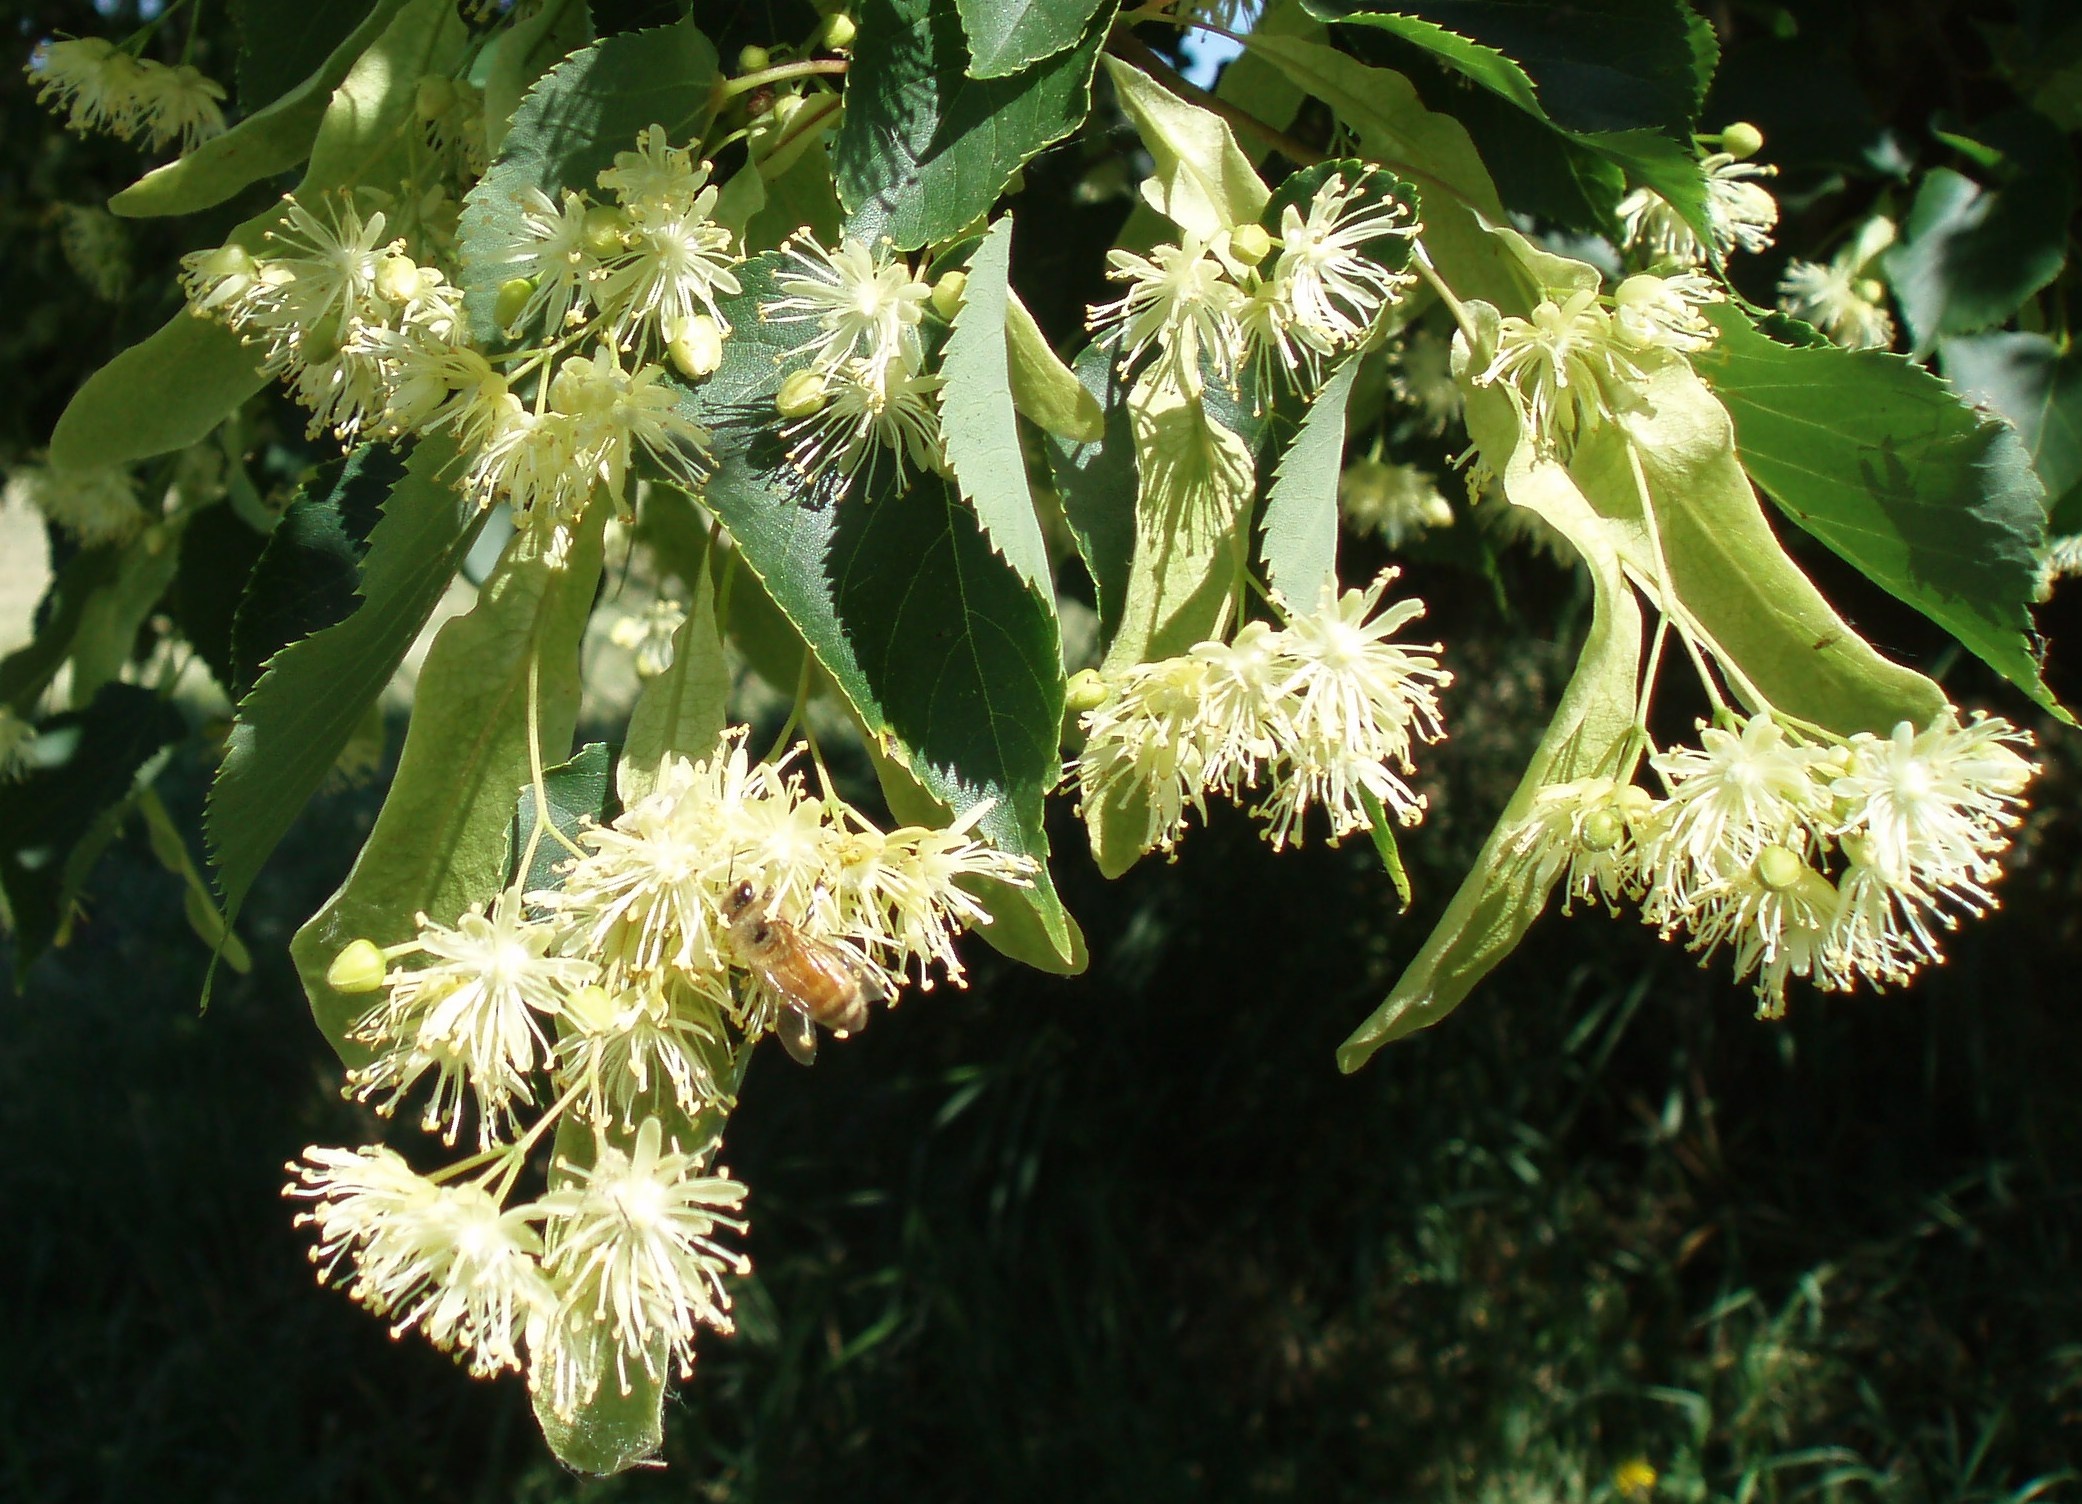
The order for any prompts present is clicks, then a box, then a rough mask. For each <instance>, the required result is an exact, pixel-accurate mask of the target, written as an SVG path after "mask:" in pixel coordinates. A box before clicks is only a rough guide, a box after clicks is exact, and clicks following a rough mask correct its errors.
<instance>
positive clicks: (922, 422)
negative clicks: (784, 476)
mask: <svg viewBox="0 0 2082 1504" xmlns="http://www.w3.org/2000/svg"><path fill="white" fill-rule="evenodd" d="M786 255H787V258H788V260H789V262H790V263H791V264H792V268H793V269H792V270H790V271H787V272H784V273H782V274H781V275H780V276H779V277H778V278H777V279H776V280H775V290H776V291H778V292H779V293H780V294H781V296H780V297H778V298H776V299H774V300H773V301H772V302H770V303H767V304H764V305H763V306H762V307H761V308H760V310H759V312H760V317H761V318H763V319H765V320H767V321H768V322H770V323H775V324H800V325H803V326H805V328H804V331H803V338H802V340H801V341H800V342H799V343H798V344H797V345H796V346H795V347H794V349H792V350H791V351H790V352H789V355H788V358H790V359H792V360H801V359H804V358H805V357H806V358H807V360H808V362H809V363H808V365H807V367H806V368H804V369H802V370H799V371H796V372H795V373H794V374H793V375H791V376H790V377H789V379H788V381H787V382H786V383H784V384H783V386H782V388H781V392H780V395H779V397H778V398H777V399H776V406H777V407H778V408H779V410H780V414H781V416H782V417H783V418H785V419H787V420H788V423H787V426H786V427H785V428H783V429H782V431H781V432H782V436H783V437H784V438H785V439H786V440H787V442H788V457H789V459H790V460H792V461H793V462H794V464H795V465H796V467H797V468H798V469H799V470H801V471H802V472H803V473H804V474H805V475H807V476H809V477H810V478H811V479H812V480H815V479H817V478H819V477H821V476H824V475H826V474H829V473H833V472H836V473H837V474H839V475H843V476H845V477H847V478H848V479H851V478H852V476H853V474H854V473H855V472H856V471H857V470H859V468H860V467H861V465H862V463H863V462H865V463H866V464H867V466H868V470H869V473H870V475H872V473H873V471H874V469H875V466H876V464H877V463H878V461H879V460H880V457H881V456H882V455H883V454H884V453H887V454H888V455H890V456H891V458H892V459H893V461H894V463H895V467H896V477H897V481H898V483H899V484H901V483H902V481H903V477H904V472H905V470H906V469H907V468H913V469H921V470H922V469H930V468H932V467H933V466H934V465H936V464H937V463H938V462H939V452H940V423H939V414H938V411H937V409H936V407H935V405H934V403H935V394H936V393H938V392H939V390H940V378H939V377H938V376H934V375H929V374H927V372H926V370H925V357H926V346H925V330H924V324H925V317H926V313H927V311H928V309H930V308H931V307H932V305H933V291H934V290H933V288H932V286H931V285H929V284H928V283H926V282H925V281H923V280H922V279H920V278H919V276H918V275H917V274H916V273H915V272H914V271H913V270H912V269H911V266H910V264H909V263H908V262H907V261H905V260H904V259H903V258H902V257H900V256H898V255H896V254H895V253H894V252H893V251H892V250H891V249H890V247H889V244H888V242H887V241H884V242H881V243H879V244H877V245H874V246H872V247H871V246H868V245H866V244H863V243H862V242H861V241H858V240H854V239H850V238H849V239H845V240H842V241H840V242H839V247H838V249H837V250H828V249H826V248H825V247H824V246H822V245H820V244H818V243H817V242H816V241H815V240H813V239H810V238H809V237H807V236H798V237H797V238H796V239H795V240H793V241H791V242H790V243H789V245H788V246H787V247H786Z"/></svg>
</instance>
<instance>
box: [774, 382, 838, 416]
mask: <svg viewBox="0 0 2082 1504" xmlns="http://www.w3.org/2000/svg"><path fill="white" fill-rule="evenodd" d="M825 396H826V387H825V382H824V373H823V372H822V371H797V372H795V374H793V375H792V376H790V377H789V378H788V379H787V380H786V381H784V382H782V383H781V389H780V391H778V392H776V393H775V394H774V411H775V412H777V413H779V414H780V415H781V416H782V417H784V418H807V417H808V416H809V415H810V414H811V413H814V412H816V411H817V410H818V409H819V408H821V407H823V406H824V402H825Z"/></svg>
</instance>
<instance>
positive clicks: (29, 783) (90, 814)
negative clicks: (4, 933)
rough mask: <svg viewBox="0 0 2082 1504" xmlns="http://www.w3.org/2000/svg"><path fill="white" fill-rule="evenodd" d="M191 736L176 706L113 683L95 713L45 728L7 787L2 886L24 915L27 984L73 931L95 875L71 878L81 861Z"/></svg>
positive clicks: (19, 940)
mask: <svg viewBox="0 0 2082 1504" xmlns="http://www.w3.org/2000/svg"><path fill="white" fill-rule="evenodd" d="M186 731H187V727H186V726H185V725H184V724H183V723H182V720H181V717H180V713H179V712H178V711H176V710H175V709H174V708H173V706H171V705H170V704H168V703H167V702H166V701H164V700H162V699H160V698H159V697H158V696H157V695H155V694H153V693H151V692H150V691H149V690H144V689H140V688H138V687H137V686H136V685H134V684H108V685H104V686H103V687H102V690H101V693H100V694H98V695H96V696H95V697H94V701H93V703H92V704H90V705H89V706H88V707H87V708H86V709H84V710H72V711H67V712H65V713H64V714H62V715H54V716H52V717H50V718H49V719H48V720H45V721H42V722H40V723H38V725H37V729H36V738H35V741H34V742H33V743H32V745H31V747H30V751H29V761H28V766H27V768H26V769H25V770H24V771H23V772H22V773H21V774H20V775H19V776H18V777H16V778H14V779H12V780H10V781H7V782H4V783H0V887H5V889H6V891H7V903H8V908H9V909H10V911H11V912H12V913H13V915H14V926H15V942H14V968H15V980H16V983H17V984H19V983H20V981H21V978H22V976H23V974H24V973H25V972H26V971H27V970H28V968H29V963H30V962H32V961H34V960H35V959H36V958H37V956H39V955H41V954H42V953H43V950H44V947H46V946H47V945H49V944H50V943H51V941H52V940H53V939H54V938H56V937H57V936H58V934H59V932H60V929H61V927H62V926H63V925H64V923H65V920H66V910H67V908H68V906H69V904H70V899H71V894H72V892H73V891H76V888H77V881H78V880H79V879H83V878H84V877H85V875H86V874H85V873H84V872H83V871H82V872H77V873H73V872H69V871H68V869H69V868H71V867H73V866H74V865H75V863H74V862H73V860H72V859H73V857H74V855H75V853H76V852H77V851H78V849H79V848H80V847H81V846H82V844H83V843H86V842H87V841H88V840H89V838H90V836H92V835H93V833H94V831H95V827H96V825H97V823H99V822H100V821H101V819H102V816H103V814H104V812H105V811H109V810H111V809H113V808H114V807H116V806H118V805H120V804H121V803H122V802H123V801H124V800H125V799H127V798H128V797H129V795H130V791H131V789H132V787H133V785H134V783H135V781H136V779H137V775H138V770H139V769H141V768H143V767H144V766H145V764H146V763H148V762H150V761H151V759H152V758H153V757H154V755H156V754H157V753H158V751H159V750H160V749H161V748H162V747H165V746H167V745H168V744H170V743H172V742H175V741H178V740H179V739H180V738H181V737H182V736H183V735H184V734H185V733H186ZM104 839H105V835H104ZM79 865H82V866H83V865H85V863H80V864H79ZM68 879H71V881H68Z"/></svg>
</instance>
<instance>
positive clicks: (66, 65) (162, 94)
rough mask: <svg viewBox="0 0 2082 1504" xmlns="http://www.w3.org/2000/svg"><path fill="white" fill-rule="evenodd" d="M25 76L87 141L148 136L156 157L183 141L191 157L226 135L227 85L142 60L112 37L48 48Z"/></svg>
mask: <svg viewBox="0 0 2082 1504" xmlns="http://www.w3.org/2000/svg"><path fill="white" fill-rule="evenodd" d="M25 71H26V72H27V73H28V75H29V79H30V82H32V83H34V84H35V85H36V98H37V101H38V102H39V103H41V104H44V105H47V106H49V107H50V108H51V109H52V110H54V111H62V112H64V115H65V126H66V129H68V130H71V131H76V132H78V133H79V134H80V135H86V134H87V133H89V132H90V131H105V132H107V133H108V134H109V135H112V136H117V137H120V138H121V139H122V140H125V141H129V140H131V139H133V138H135V137H137V136H139V135H142V136H143V137H144V138H145V143H146V145H148V146H149V147H150V148H151V149H152V150H153V151H159V150H162V149H164V148H165V147H167V146H169V145H171V144H173V143H174V142H176V141H178V142H179V143H180V145H181V150H182V151H183V152H189V151H193V150H194V149H195V148H196V147H197V146H199V145H201V144H202V142H204V141H206V140H208V139H209V138H210V137H211V136H214V135H217V134H219V133H220V132H222V131H223V129H224V111H223V109H222V108H221V107H220V103H219V102H220V101H221V100H222V99H223V98H224V86H223V85H222V84H220V83H218V82H216V81H215V80H214V79H211V78H208V77H205V76H204V74H203V73H202V71H201V70H200V69H198V68H194V67H191V66H189V65H188V64H187V63H181V64H178V65H176V66H174V67H168V66H167V65H166V64H164V63H159V62H154V61H153V60H152V59H151V58H148V57H137V56H135V55H134V54H132V53H129V52H126V51H124V50H123V49H122V48H120V47H118V46H116V44H115V43H113V42H111V41H109V40H107V39H106V38H105V37H78V38H72V39H67V40H64V41H56V42H45V43H44V44H43V45H42V46H40V47H38V48H37V49H36V51H35V53H34V54H33V55H32V56H31V57H30V59H29V64H28V67H27V69H26V70H25Z"/></svg>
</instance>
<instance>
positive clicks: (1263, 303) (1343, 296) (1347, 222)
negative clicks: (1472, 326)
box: [1087, 163, 1419, 395]
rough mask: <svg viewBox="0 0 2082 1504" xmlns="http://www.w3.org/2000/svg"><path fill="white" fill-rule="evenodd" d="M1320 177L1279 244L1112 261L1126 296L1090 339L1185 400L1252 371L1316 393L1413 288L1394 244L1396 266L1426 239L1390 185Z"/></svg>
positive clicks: (1218, 245) (1293, 206)
mask: <svg viewBox="0 0 2082 1504" xmlns="http://www.w3.org/2000/svg"><path fill="white" fill-rule="evenodd" d="M1317 171H1320V172H1321V173H1322V176H1321V179H1320V181H1319V182H1317V183H1316V185H1315V188H1314V191H1313V192H1312V193H1311V194H1310V196H1309V198H1308V200H1307V203H1306V205H1305V206H1304V205H1302V204H1301V203H1299V202H1289V203H1286V204H1284V205H1283V206H1282V207H1281V210H1280V215H1279V222H1278V226H1277V233H1276V234H1275V233H1274V232H1271V231H1268V230H1267V229H1266V228H1264V227H1263V226H1260V225H1255V224H1249V225H1239V226H1233V227H1231V228H1229V229H1227V230H1224V231H1222V232H1221V233H1219V234H1218V235H1215V236H1213V237H1211V238H1210V237H1206V236H1202V235H1196V234H1192V233H1187V234H1186V235H1185V237H1184V238H1183V239H1182V240H1181V241H1180V242H1179V243H1178V244H1175V245H1160V246H1157V247H1155V248H1153V249H1152V250H1151V252H1150V254H1149V255H1147V256H1143V255H1138V254H1137V253H1135V252H1133V251H1124V250H1118V249H1116V250H1111V251H1108V252H1107V253H1106V260H1107V272H1106V274H1107V276H1108V277H1110V278H1111V279H1112V280H1114V281H1116V282H1123V283H1126V284H1127V291H1126V292H1124V293H1123V294H1122V295H1121V296H1120V297H1119V298H1117V299H1116V300H1114V301H1113V302H1111V303H1105V304H1100V305H1098V306H1095V307H1093V308H1092V309H1091V310H1090V311H1089V313H1088V315H1087V322H1088V324H1089V325H1090V327H1091V329H1092V330H1093V331H1094V333H1095V334H1097V335H1099V336H1100V337H1101V338H1103V339H1106V340H1109V341H1112V342H1113V343H1114V344H1115V345H1116V346H1117V347H1118V349H1119V351H1120V356H1121V360H1122V362H1123V364H1125V365H1128V366H1136V365H1139V364H1141V363H1142V362H1143V361H1144V359H1145V357H1151V358H1150V361H1149V365H1148V367H1147V370H1146V372H1145V377H1144V379H1146V380H1149V381H1153V382H1157V383H1160V384H1163V385H1168V386H1171V387H1174V388H1176V389H1177V390H1180V391H1183V392H1185V393H1187V394H1189V395H1197V394H1198V393H1199V392H1200V390H1201V383H1202V371H1203V367H1205V368H1206V369H1208V370H1211V371H1212V372H1213V374H1214V377H1215V380H1216V381H1217V382H1218V383H1219V384H1221V385H1223V386H1225V387H1228V388H1230V389H1231V390H1234V389H1235V388H1236V386H1237V383H1238V375H1239V373H1240V372H1241V371H1242V370H1243V369H1244V368H1245V367H1247V366H1248V367H1251V368H1253V369H1255V370H1256V371H1257V372H1258V373H1259V375H1260V377H1261V379H1263V378H1266V377H1268V376H1269V375H1270V373H1271V372H1272V371H1273V370H1274V369H1279V370H1281V371H1283V372H1284V373H1285V375H1286V377H1287V379H1288V380H1290V381H1294V382H1297V383H1299V382H1303V381H1307V382H1313V381H1314V380H1315V379H1316V377H1317V375H1318V374H1319V372H1320V368H1321V366H1322V363H1323V362H1324V361H1325V360H1326V359H1328V358H1329V357H1331V356H1333V355H1336V354H1338V353H1340V352H1342V351H1345V350H1349V349H1352V348H1354V347H1355V346H1357V345H1358V344H1359V343H1360V342H1361V341H1362V340H1363V339H1365V337H1366V336H1367V334H1368V333H1369V332H1370V331H1371V330H1372V328H1373V326H1374V322H1375V320H1376V319H1377V318H1378V317H1379V315H1380V312H1381V310H1382V309H1383V308H1385V307H1387V306H1388V305H1389V304H1391V303H1394V302H1395V301H1396V300H1397V299H1398V298H1400V296H1401V294H1402V290H1403V289H1404V288H1405V287H1407V286H1408V285H1409V284H1410V283H1411V282H1412V281H1413V280H1414V278H1413V277H1411V276H1410V275H1408V274H1406V273H1404V272H1401V271H1398V270H1394V269H1393V268H1391V267H1390V266H1389V265H1388V264H1387V262H1386V261H1385V260H1384V259H1383V253H1384V250H1385V249H1386V248H1387V247H1388V246H1391V245H1393V246H1394V247H1395V248H1396V250H1397V252H1398V258H1399V255H1400V253H1402V251H1403V249H1404V245H1405V243H1406V242H1408V241H1410V240H1411V239H1413V238H1415V236H1416V234H1417V231H1418V228H1419V227H1418V225H1417V224H1416V222H1415V220H1414V219H1413V218H1412V216H1411V214H1410V209H1409V206H1408V205H1407V204H1405V203H1403V202H1402V201H1400V200H1399V199H1397V198H1394V197H1392V196H1390V195H1389V194H1388V192H1387V191H1386V190H1385V188H1384V186H1383V184H1384V181H1385V174H1378V173H1374V172H1370V171H1367V170H1365V169H1363V168H1362V167H1361V166H1360V165H1359V164H1355V163H1331V164H1328V165H1327V168H1325V169H1317Z"/></svg>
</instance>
